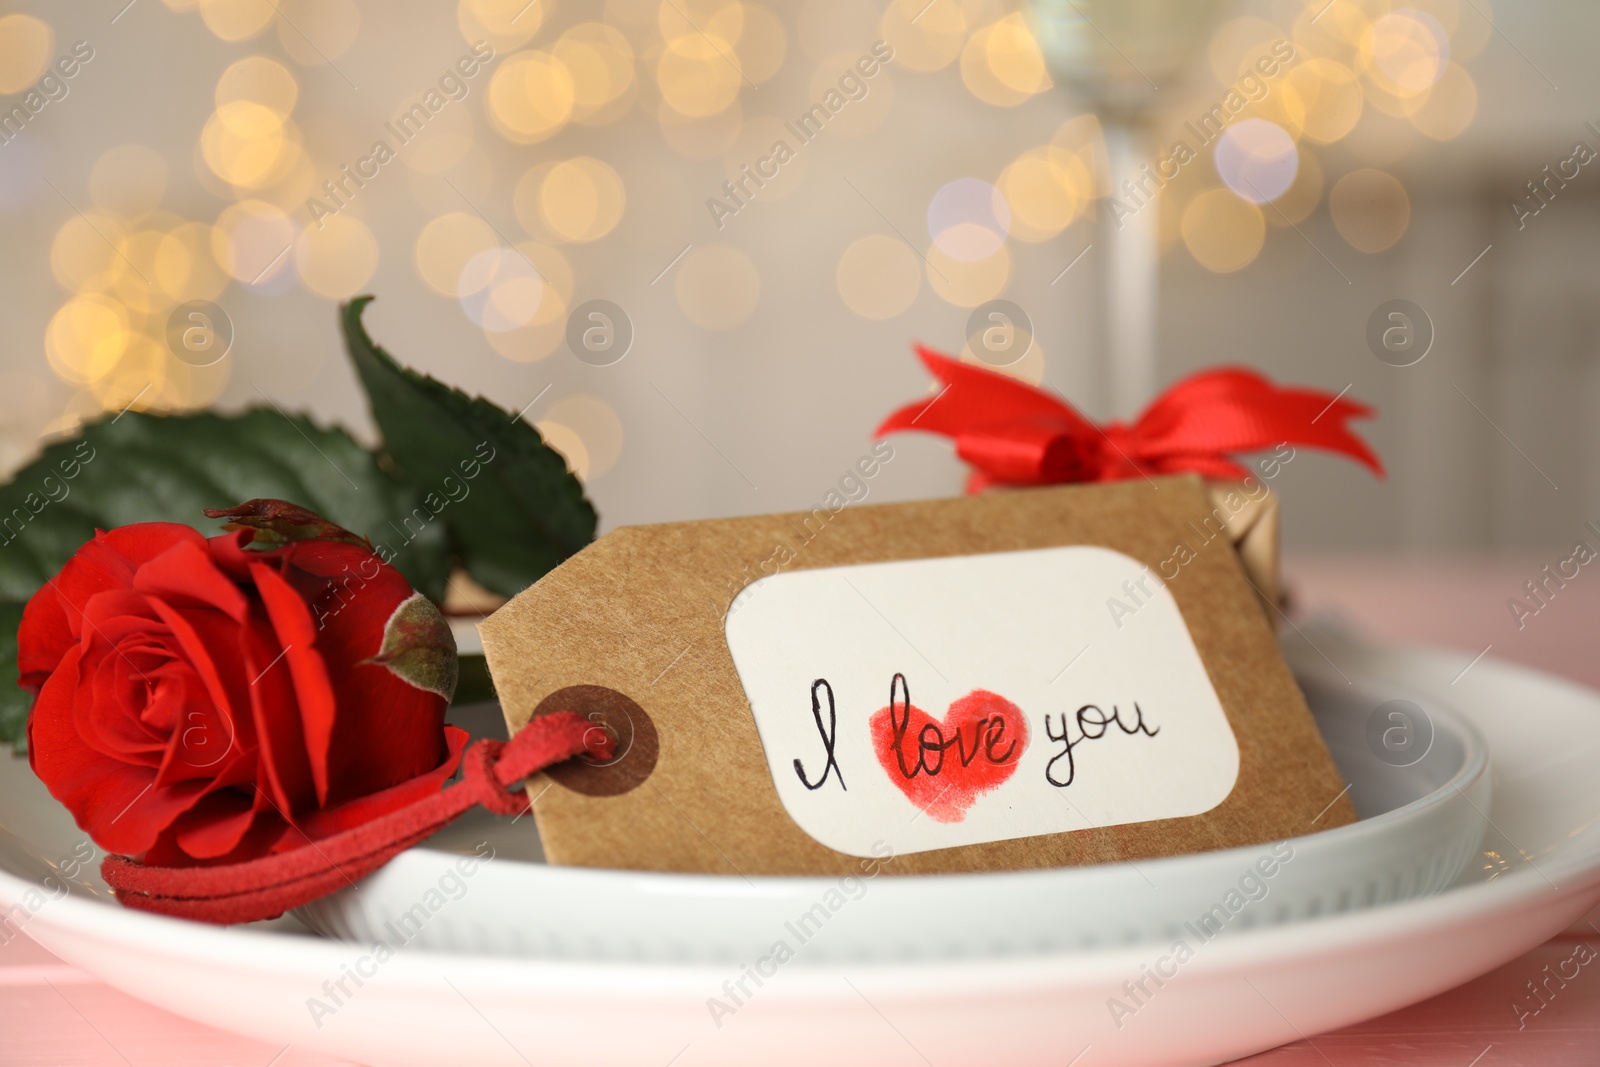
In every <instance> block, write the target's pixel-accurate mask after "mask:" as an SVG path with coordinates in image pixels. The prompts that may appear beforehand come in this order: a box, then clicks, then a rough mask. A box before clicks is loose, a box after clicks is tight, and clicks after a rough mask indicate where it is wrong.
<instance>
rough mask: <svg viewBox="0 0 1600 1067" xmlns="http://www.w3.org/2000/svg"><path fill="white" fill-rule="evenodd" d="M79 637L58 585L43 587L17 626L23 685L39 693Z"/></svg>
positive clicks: (19, 679)
mask: <svg viewBox="0 0 1600 1067" xmlns="http://www.w3.org/2000/svg"><path fill="white" fill-rule="evenodd" d="M77 640H78V638H77V635H76V634H74V633H73V632H72V627H71V626H70V625H68V623H67V612H66V609H65V608H63V607H62V606H61V598H60V597H59V596H57V595H56V590H55V586H53V585H45V586H42V587H41V588H40V589H39V591H38V592H36V593H34V594H33V596H32V597H30V598H29V599H28V603H27V606H26V607H24V608H23V609H22V625H21V626H20V627H18V629H17V673H18V676H19V677H18V681H19V682H20V683H21V684H22V686H23V688H25V689H28V690H31V691H32V692H33V693H34V694H35V695H37V694H38V692H39V688H40V687H41V686H43V685H44V683H45V679H46V678H49V677H50V672H51V671H53V670H55V669H56V666H57V665H58V664H60V662H61V657H62V656H64V655H66V654H67V649H69V648H71V647H72V646H73V644H74V643H76V641H77Z"/></svg>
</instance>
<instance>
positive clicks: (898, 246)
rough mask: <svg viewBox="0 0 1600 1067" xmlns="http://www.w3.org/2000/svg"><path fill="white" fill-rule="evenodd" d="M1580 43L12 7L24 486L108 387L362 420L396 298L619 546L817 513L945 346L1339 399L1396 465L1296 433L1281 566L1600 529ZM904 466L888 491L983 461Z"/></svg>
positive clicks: (323, 7) (1599, 103) (1077, 390)
mask: <svg viewBox="0 0 1600 1067" xmlns="http://www.w3.org/2000/svg"><path fill="white" fill-rule="evenodd" d="M1596 40H1600V8H1596V7H1595V6H1594V5H1589V4H1560V3H1556V2H1554V0H1494V2H1493V3H1491V2H1490V0H1395V2H1393V3H1391V2H1388V0H1311V2H1309V3H1307V2H1302V0H1239V2H1237V3H1220V2H1213V0H1124V2H1120V3H1119V2H1109V0H1098V2H1091V0H1078V2H1073V0H1038V2H1036V3H1021V4H1019V3H1017V2H1015V0H766V2H763V3H757V2H740V0H505V2H502V0H457V2H455V3H450V2H446V0H433V2H428V3H424V2H421V0H385V2H383V3H378V2H376V0H132V2H128V0H84V2H81V3H74V4H71V5H66V4H59V3H52V4H47V3H44V2H42V0H41V2H34V3H28V2H23V3H11V4H8V5H7V6H6V8H5V14H4V15H3V17H0V94H4V96H3V97H0V109H3V110H4V112H5V113H4V115H0V140H3V144H0V241H3V244H0V247H3V248H4V250H5V254H4V256H3V259H0V279H3V282H4V286H3V289H0V309H3V313H4V323H5V326H4V330H3V333H0V471H8V470H11V469H13V468H15V467H16V466H17V465H19V464H20V463H22V462H24V461H25V460H26V459H27V458H28V457H29V456H30V455H31V454H32V453H33V452H34V451H35V450H36V449H37V447H38V445H39V442H40V440H41V439H42V438H45V437H48V436H49V435H51V434H54V433H58V432H62V431H65V430H70V429H71V428H72V427H73V426H74V425H76V424H77V423H78V422H79V421H80V420H86V419H91V418H94V417H97V416H99V415H100V414H101V413H102V412H110V413H113V414H114V413H116V412H118V411H121V410H125V409H127V408H129V407H132V408H134V409H138V410H149V411H163V410H192V409H198V408H208V407H215V408H219V409H223V410H233V409H237V408H240V407H243V406H247V405H252V404H263V403H268V402H270V403H273V404H276V405H278V406H279V407H281V408H282V409H283V410H285V411H304V412H308V413H310V414H312V415H313V416H314V417H315V418H316V419H318V420H319V421H321V422H326V423H339V424H343V425H345V426H347V427H350V428H351V429H352V430H354V431H355V432H356V433H357V434H358V435H367V436H369V437H370V422H369V420H368V416H367V413H366V411H365V410H364V406H363V402H362V401H361V399H360V396H359V393H358V391H357V388H356V384H355V379H354V375H353V373H352V371H351V368H350V367H349V366H348V365H347V363H346V362H345V360H344V358H343V354H342V351H341V345H340V341H339V337H338V333H337V330H336V324H335V310H336V306H337V303H338V302H339V301H341V300H343V299H346V298H348V297H350V296H352V295H354V294H358V293H363V292H371V293H374V294H376V295H377V297H378V299H377V301H376V303H375V304H374V305H373V307H372V308H371V309H370V311H369V312H368V315H367V324H368V326H369V328H370V330H371V332H372V333H373V335H374V337H375V338H376V339H377V340H378V341H379V342H380V343H382V344H384V345H385V346H387V347H388V348H389V349H390V350H391V351H392V352H393V353H394V354H395V355H396V356H397V357H398V358H400V359H401V360H402V361H403V362H405V363H408V364H410V365H412V366H415V367H418V368H421V369H423V370H426V371H427V372H429V373H431V374H433V375H435V376H437V377H439V378H441V379H443V380H445V381H448V382H451V383H453V384H456V385H459V386H461V387H462V388H465V389H467V390H469V391H474V392H481V393H483V394H485V395H487V396H488V397H490V398H492V399H493V400H494V401H495V402H497V403H498V404H500V405H501V406H503V407H505V408H507V409H508V410H511V411H518V410H521V411H523V412H524V416H525V417H526V418H527V419H528V420H530V421H532V422H535V423H536V424H538V425H539V427H540V428H541V429H542V430H543V431H544V433H545V434H546V436H547V438H548V439H549V440H550V441H551V443H552V444H553V445H555V446H556V447H557V448H558V449H560V450H561V451H562V452H563V453H564V454H565V455H566V456H567V457H568V460H569V463H570V465H571V466H572V467H573V469H574V470H575V471H577V472H578V473H579V474H580V476H582V477H583V479H584V480H585V481H586V483H587V484H588V486H589V488H590V492H591V495H592V496H593V498H594V499H595V501H596V503H597V505H598V507H599V510H600V514H601V517H602V522H603V524H604V527H605V528H611V527H614V526H616V525H619V524H626V523H638V522H654V521H663V520H673V519H684V518H697V517H706V516H713V515H728V514H739V513H750V512H762V511H773V510H783V509H799V508H803V507H809V506H810V505H812V504H814V503H816V502H818V501H820V500H821V499H822V497H823V496H824V495H825V494H826V493H827V492H828V491H829V489H831V488H833V487H834V486H835V485H837V483H838V481H839V479H840V477H841V475H843V474H844V473H845V472H846V471H847V469H848V468H850V467H851V466H852V465H853V464H854V462H855V461H856V459H857V458H858V457H859V456H861V455H862V454H863V453H864V452H865V451H866V450H867V449H868V447H869V444H870V435H871V433H872V430H873V428H874V427H875V426H876V424H877V423H878V421H879V420H880V419H881V418H882V417H883V416H884V415H885V414H887V413H888V412H889V411H890V410H891V409H893V408H894V407H896V406H898V405H900V404H902V403H904V402H907V401H909V400H912V399H914V398H916V397H917V396H920V395H924V394H925V393H926V392H927V390H928V388H929V379H928V376H927V374H926V373H925V371H924V370H923V369H922V368H921V366H920V365H919V364H918V363H917V362H916V361H915V359H914V358H913V356H912V352H911V348H910V346H911V344H912V342H913V341H921V342H924V343H927V344H929V345H931V346H933V347H936V348H939V349H942V350H945V351H948V352H952V353H955V352H963V351H964V355H965V358H968V359H983V360H985V361H986V362H988V363H990V364H991V365H996V366H1000V367H1001V368H1002V369H1004V370H1005V371H1006V372H1007V373H1012V374H1016V375H1018V376H1019V377H1022V378H1025V379H1027V380H1029V381H1032V382H1036V383H1044V384H1045V385H1047V386H1049V387H1050V388H1053V389H1055V390H1057V391H1059V392H1060V393H1061V394H1062V395H1064V396H1066V397H1068V398H1070V399H1071V401H1072V402H1073V403H1075V404H1077V405H1078V406H1079V407H1081V408H1082V409H1083V410H1084V411H1085V412H1087V413H1089V414H1090V415H1092V416H1094V417H1097V418H1109V417H1113V416H1126V415H1129V414H1132V413H1134V412H1135V411H1136V410H1137V408H1138V407H1139V406H1141V405H1142V402H1143V401H1144V400H1147V399H1148V398H1149V397H1150V396H1151V395H1153V391H1154V390H1157V389H1159V388H1162V387H1165V386H1166V385H1167V384H1169V383H1170V382H1172V381H1173V380H1175V379H1176V378H1178V377H1180V376H1182V375H1184V374H1186V373H1188V372H1191V371H1193V370H1195V369H1197V368H1200V367H1203V366H1206V365H1209V364H1215V363H1220V362H1241V363H1246V364H1250V365H1253V366H1255V367H1258V368H1260V369H1262V370H1264V371H1265V372H1266V373H1268V374H1269V375H1271V376H1273V377H1274V378H1277V379H1279V380H1282V381H1287V382H1294V383H1301V384H1306V385H1311V386H1316V387H1320V388H1323V389H1326V390H1328V391H1329V392H1338V391H1340V390H1345V389H1348V395H1349V396H1351V397H1353V398H1357V399H1360V400H1364V401H1366V402H1369V403H1371V404H1373V405H1374V406H1376V408H1377V409H1378V411H1379V417H1378V418H1377V419H1376V420H1375V421H1372V422H1368V423H1364V424H1362V428H1363V432H1364V433H1366V434H1367V435H1368V436H1369V437H1370V439H1371V440H1372V441H1373V442H1374V444H1375V445H1376V447H1377V449H1378V451H1379V452H1380V453H1381V454H1382V455H1383V457H1384V458H1385V460H1386V462H1387V463H1388V465H1389V468H1390V477H1389V479H1388V481H1386V482H1381V483H1380V482H1377V481H1375V480H1373V479H1372V478H1371V477H1370V476H1369V475H1368V474H1367V473H1366V472H1364V471H1362V470H1361V469H1359V468H1358V467H1356V466H1355V465H1352V464H1349V463H1346V462H1342V461H1337V460H1333V459H1328V458H1325V457H1322V456H1318V455H1314V454H1310V453H1307V452H1305V451H1302V452H1301V454H1300V456H1299V457H1298V458H1297V459H1295V461H1294V462H1293V463H1292V464H1290V465H1289V466H1288V467H1286V468H1285V469H1284V470H1283V472H1282V473H1281V474H1280V475H1279V476H1278V477H1277V478H1276V479H1274V481H1273V488H1274V489H1276V490H1277V491H1278V492H1279V493H1281V495H1282V496H1283V498H1284V500H1285V505H1286V539H1287V543H1288V545H1289V547H1290V549H1291V551H1294V550H1302V551H1304V550H1330V549H1338V550H1364V551H1379V550H1381V551H1384V552H1387V553H1388V554H1389V555H1390V557H1391V558H1396V559H1402V560H1403V559H1407V558H1413V559H1414V558H1420V557H1428V558H1433V557H1437V556H1438V555H1439V553H1441V551H1444V552H1450V553H1471V554H1475V555H1482V554H1485V553H1501V554H1506V553H1510V554H1512V555H1515V556H1516V557H1517V558H1525V559H1528V560H1530V561H1532V562H1533V564H1534V565H1535V569H1537V568H1536V564H1537V563H1539V562H1543V561H1546V560H1545V557H1546V556H1548V557H1549V561H1552V562H1553V561H1554V560H1556V559H1560V558H1565V557H1566V556H1568V555H1570V549H1571V546H1572V544H1573V542H1574V541H1575V540H1576V539H1577V538H1578V537H1579V536H1580V535H1582V536H1587V537H1590V538H1591V539H1593V538H1594V535H1592V534H1585V533H1584V532H1583V530H1582V523H1584V522H1585V521H1587V520H1588V519H1591V518H1595V519H1600V449H1597V447H1596V445H1597V443H1600V442H1597V441H1596V436H1597V435H1600V427H1597V426H1596V421H1597V420H1595V419H1593V418H1592V417H1590V416H1591V413H1593V412H1595V411H1596V410H1600V358H1597V357H1600V333H1597V328H1600V322H1597V317H1596V316H1597V312H1596V310H1595V309H1596V308H1597V307H1600V303H1597V301H1596V299H1595V297H1596V288H1597V286H1600V280H1597V277H1596V273H1595V271H1594V270H1593V267H1594V265H1595V262H1596V250H1595V244H1594V241H1593V235H1594V234H1595V233H1596V222H1597V212H1600V206H1597V199H1596V193H1595V191H1596V188H1597V181H1596V178H1595V175H1594V172H1596V171H1600V165H1588V164H1589V160H1590V159H1592V158H1593V156H1594V154H1595V152H1596V151H1600V92H1597V89H1600V65H1597V64H1596V63H1595V62H1594V60H1593V57H1592V56H1591V55H1590V52H1591V51H1592V46H1593V42H1594V41H1596ZM869 69H870V70H871V73H870V75H869V74H868V73H867V72H868V70H869ZM1269 70H1270V73H1268V71H1269ZM68 71H70V74H69V73H68ZM814 108H820V109H821V110H820V111H815V110H813V109H814ZM803 116H809V118H808V119H807V120H806V121H805V122H802V121H801V120H802V117H803ZM1208 123H1209V124H1208ZM1590 123H1596V124H1597V125H1594V126H1591V125H1589V124H1590ZM1180 142H1182V143H1183V144H1184V145H1185V146H1186V148H1187V149H1188V151H1186V152H1175V150H1176V147H1177V145H1178V144H1179V143H1180ZM380 143H381V144H382V146H383V147H382V148H381V149H380V148H379V145H380ZM780 143H782V144H783V145H784V147H785V149H786V150H785V151H779V150H778V148H777V146H778V145H779V144H780ZM1580 146H1581V148H1582V150H1581V151H1580ZM724 183H731V184H727V185H725V184H724ZM997 300H998V301H1005V302H1007V303H1005V304H1002V305H993V306H991V302H993V301H997ZM594 301H604V302H606V303H604V304H594V303H592V302H594ZM1395 301H1404V302H1406V303H1404V304H1395V303H1393V302H1395ZM996 308H998V309H999V310H998V311H997V310H996ZM196 309H200V310H199V311H198V312H197V311H196ZM1396 309H1398V310H1396ZM975 310H976V312H977V314H976V315H975ZM197 313H198V314H201V315H202V317H201V318H198V319H197V318H194V317H193V316H194V314H197ZM995 315H1000V317H999V318H996V317H994V316H995ZM1397 315H1398V316H1399V317H1395V316H1397ZM596 316H599V317H596ZM974 319H977V320H978V326H980V327H982V328H983V329H988V328H990V327H993V328H994V329H995V330H997V331H998V332H997V333H995V334H993V336H994V337H996V338H1000V342H999V343H998V345H993V344H991V345H989V348H991V349H995V350H996V351H999V352H1000V353H1001V354H1002V355H1004V358H999V357H997V356H996V354H995V352H994V351H986V350H985V349H984V344H983V343H981V338H982V336H983V334H982V333H981V332H975V327H974ZM1375 325H1376V328H1374V326H1375ZM196 331H198V332H196ZM208 331H209V332H208ZM586 331H597V332H589V333H587V334H586ZM1008 331H1009V332H1008ZM586 336H587V338H588V345H587V347H586V345H585V340H584V338H585V337H586ZM1017 337H1021V338H1023V340H1024V342H1026V343H1024V344H1018V343H1017V342H1016V341H1015V338H1017ZM186 338H187V340H185V339H186ZM197 338H198V340H196V339H197ZM1008 345H1009V346H1010V347H1007V346H1008ZM580 355H581V356H582V357H583V358H580ZM619 356H620V358H618V357H619ZM894 447H895V458H894V459H893V461H892V462H891V463H889V464H888V465H887V466H886V467H885V468H884V470H883V471H882V472H881V473H880V474H879V475H878V476H877V477H876V478H875V479H873V481H872V482H871V484H870V487H869V496H870V499H872V500H885V501H886V500H897V499H908V498H913V497H924V496H930V495H948V494H953V493H956V492H958V491H959V489H960V486H961V483H962V478H963V472H962V470H961V466H960V464H959V463H958V462H957V461H956V460H955V459H954V457H953V455H952V454H951V450H950V447H949V445H948V444H947V443H946V442H944V441H943V440H940V439H935V438H931V437H901V438H897V439H896V440H895V442H894ZM1517 573H1518V574H1519V575H1520V572H1517ZM1532 576H1533V575H1532V573H1530V574H1529V575H1527V577H1532ZM1508 582H1509V584H1510V588H1508V589H1507V591H1506V594H1507V595H1508V596H1509V595H1513V594H1514V593H1515V592H1516V588H1517V586H1518V585H1520V584H1521V579H1520V577H1519V578H1518V579H1517V580H1516V581H1514V582H1511V581H1510V580H1509V579H1508ZM1485 610H1486V611H1487V610H1492V611H1493V612H1494V613H1496V618H1499V617H1500V616H1502V615H1505V614H1506V611H1505V608H1504V606H1503V605H1501V604H1499V603H1497V602H1493V599H1492V598H1491V600H1490V602H1488V603H1487V606H1486V608H1485Z"/></svg>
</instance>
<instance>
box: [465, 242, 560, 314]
mask: <svg viewBox="0 0 1600 1067" xmlns="http://www.w3.org/2000/svg"><path fill="white" fill-rule="evenodd" d="M456 288H457V290H458V291H459V292H460V293H461V307H462V309H463V310H464V311H466V313H467V317H468V318H470V319H471V320H472V321H473V322H475V323H477V324H478V326H479V327H481V328H482V329H484V330H486V331H489V332H491V333H506V332H508V331H510V330H515V329H518V328H520V327H523V326H526V325H528V323H530V322H532V321H533V317H534V316H535V315H536V314H538V311H539V305H540V303H541V302H542V301H543V298H544V290H545V284H544V279H543V278H542V277H540V276H539V272H538V270H537V269H536V268H535V267H534V265H533V263H532V262H531V261H530V260H529V259H528V257H527V256H524V255H523V254H522V253H520V252H517V251H514V250H512V249H509V248H498V247H497V248H490V249H487V250H485V251H483V252H479V253H478V254H477V255H475V256H473V257H472V258H471V259H470V260H468V261H467V265H466V266H465V267H463V268H462V270H461V280H460V281H459V283H458V284H457V286H456Z"/></svg>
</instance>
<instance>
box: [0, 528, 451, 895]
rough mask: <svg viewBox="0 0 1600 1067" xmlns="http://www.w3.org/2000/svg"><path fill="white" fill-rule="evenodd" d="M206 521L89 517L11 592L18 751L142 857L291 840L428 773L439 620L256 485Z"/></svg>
mask: <svg viewBox="0 0 1600 1067" xmlns="http://www.w3.org/2000/svg"><path fill="white" fill-rule="evenodd" d="M207 514H208V515H211V516H212V517H220V516H227V517H229V518H232V519H233V520H234V521H233V522H231V523H229V525H228V526H227V527H226V529H227V530H228V532H226V533H223V534H221V535H219V536H216V537H212V538H209V539H207V538H206V537H204V536H202V535H201V534H199V533H197V532H195V531H194V530H193V529H191V528H190V527H188V526H184V525H180V524H176V523H164V522H150V523H138V524H135V525H132V526H124V527H120V528H118V529H114V530H110V531H104V532H97V533H96V534H95V537H94V540H92V541H90V542H89V543H88V544H85V545H84V546H83V547H81V548H79V549H78V551H77V553H76V554H75V555H74V556H73V557H72V559H71V560H70V561H69V562H68V563H67V564H66V566H65V567H63V568H62V570H61V573H60V574H58V575H57V576H56V577H55V578H53V579H52V580H51V581H50V582H48V583H47V584H46V585H45V586H44V588H42V589H41V590H39V592H38V593H36V594H35V595H34V597H33V599H32V600H30V601H29V602H28V605H27V608H26V610H25V612H24V614H23V619H22V627H21V629H20V631H19V633H18V636H17V641H18V667H19V669H20V673H21V682H22V685H23V687H24V688H26V689H29V690H30V691H32V692H34V693H35V694H36V695H37V699H36V700H35V702H34V707H33V710H32V712H31V714H30V717H29V719H28V755H29V759H30V761H31V762H32V764H33V769H34V772H35V773H36V774H38V776H39V778H40V779H41V780H42V781H43V782H44V784H45V785H46V786H47V787H48V788H49V790H50V792H51V794H52V795H54V796H55V797H56V799H57V800H59V801H61V802H62V803H63V804H64V805H66V807H67V808H68V809H69V810H70V811H71V812H72V814H73V817H74V818H76V819H77V822H78V825H79V826H80V827H82V828H83V830H84V831H85V832H87V833H88V834H89V836H90V837H91V838H93V839H94V840H95V841H96V842H98V843H99V844H100V845H101V847H103V848H105V849H106V850H107V851H110V852H114V853H120V854H123V855H127V856H133V857H137V858H142V859H143V860H144V862H146V863H149V864H159V865H163V866H186V865H193V864H202V863H220V862H236V861H242V860H248V859H253V858H256V857H258V856H263V855H266V854H269V853H273V852H283V851H286V850H289V849H293V848H298V847H301V846H303V845H305V844H306V843H307V842H308V841H314V840H316V839H317V838H320V837H325V836H327V835H329V834H331V833H335V832H338V831H340V830H343V829H347V828H349V827H351V826H354V825H357V824H359V823H362V822H366V821H368V820H369V819H372V818H374V817H376V816H379V815H382V814H385V813H387V812H389V811H393V810H395V809H397V808H400V807H403V806H405V805H406V804H408V803H411V802H412V801H414V800H416V799H418V798H420V797H422V796H425V795H427V794H429V793H433V792H437V791H438V790H439V789H440V788H441V786H442V785H443V784H444V782H445V781H446V780H447V779H448V778H449V777H450V776H451V775H452V774H453V773H454V772H455V769H456V766H457V764H458V763H459V761H460V759H461V753H462V750H463V748H464V747H465V744H466V742H467V735H466V734H465V733H464V732H463V731H461V730H458V729H456V728H454V727H449V726H445V725H444V712H445V707H446V705H447V704H448V703H449V700H450V697H451V695H452V693H453V692H454V689H455V681H456V666H457V661H456V650H455V642H454V640H453V639H452V638H451V635H450V629H449V626H448V625H446V623H445V621H444V619H443V617H442V616H441V615H440V614H439V612H438V609H436V608H435V607H434V606H433V604H432V603H430V602H429V601H428V600H427V598H425V597H423V596H422V595H421V594H419V593H416V592H414V591H413V590H412V589H411V586H410V584H409V583H408V582H407V581H406V579H405V578H404V577H402V576H401V574H400V572H399V571H397V570H395V569H394V568H393V567H391V566H389V565H388V564H387V563H385V562H383V561H382V560H380V559H379V558H378V556H377V555H376V554H375V553H374V552H373V550H372V548H371V546H370V545H369V544H368V542H366V541H365V540H363V539H361V538H359V537H356V536H355V535H353V534H351V533H349V532H348V531H345V530H342V529H340V528H339V527H337V526H335V525H333V524H332V523H329V522H328V521H327V520H325V519H322V518H321V517H320V516H317V515H315V514H313V513H311V512H309V511H306V510H305V509H303V508H298V507H295V506H294V505H290V504H285V503H283V502H281V501H267V500H256V501H251V502H250V503H248V504H244V505H241V506H240V507H238V508H232V509H229V510H228V511H225V512H207Z"/></svg>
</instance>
